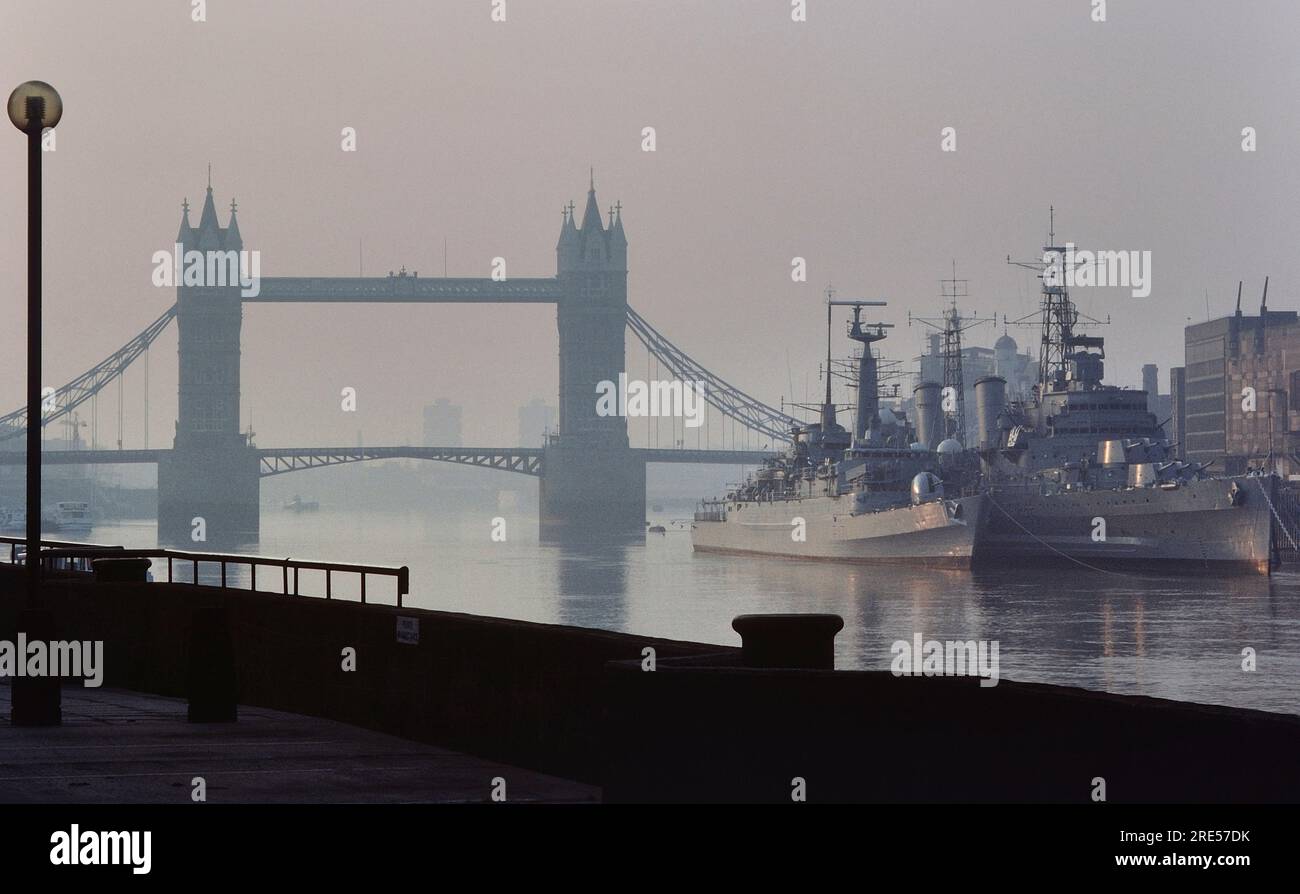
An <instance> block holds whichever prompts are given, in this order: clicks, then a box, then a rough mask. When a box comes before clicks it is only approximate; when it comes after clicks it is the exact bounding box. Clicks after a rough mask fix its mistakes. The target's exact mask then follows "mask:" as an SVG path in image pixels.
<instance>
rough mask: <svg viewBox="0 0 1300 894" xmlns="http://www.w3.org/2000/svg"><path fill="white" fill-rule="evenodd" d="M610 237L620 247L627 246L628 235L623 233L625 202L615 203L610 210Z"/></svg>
mask: <svg viewBox="0 0 1300 894" xmlns="http://www.w3.org/2000/svg"><path fill="white" fill-rule="evenodd" d="M610 221H611V222H610V226H609V238H610V240H611V241H612V242H613V243H614V245H615V246H616V247H618V248H627V236H626V235H624V233H623V203H622V202H616V203H614V207H613V209H612V210H611V211H610Z"/></svg>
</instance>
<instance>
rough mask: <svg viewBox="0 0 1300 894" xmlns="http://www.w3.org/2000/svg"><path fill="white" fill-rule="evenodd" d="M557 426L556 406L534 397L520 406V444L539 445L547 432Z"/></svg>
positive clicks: (523, 445) (526, 445)
mask: <svg viewBox="0 0 1300 894" xmlns="http://www.w3.org/2000/svg"><path fill="white" fill-rule="evenodd" d="M554 428H555V408H554V407H552V406H549V405H548V404H547V403H546V402H545V401H543V400H542V399H541V398H540V397H534V398H533V399H532V400H530V401H529V402H528V403H527V404H526V405H524V406H522V407H520V408H519V446H520V447H537V446H540V445H541V443H542V439H543V438H545V436H546V433H547V432H549V431H551V430H552V429H554Z"/></svg>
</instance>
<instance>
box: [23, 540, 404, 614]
mask: <svg viewBox="0 0 1300 894" xmlns="http://www.w3.org/2000/svg"><path fill="white" fill-rule="evenodd" d="M0 542H10V543H13V544H15V545H17V544H22V543H25V542H26V541H24V540H23V539H22V538H17V537H0ZM41 545H42V546H49V547H51V548H50V549H42V550H41V560H42V561H46V560H51V561H57V560H59V559H97V558H113V559H166V560H167V582H168V583H190V584H193V585H195V586H214V584H205V583H202V582H201V581H199V575H198V571H199V564H200V563H202V562H209V563H216V564H219V565H220V566H221V582H220V584H216V585H215V586H220V587H223V588H224V587H226V585H227V580H228V575H227V573H226V570H227V566H229V565H247V566H248V568H249V572H250V574H249V587H248V588H249V590H250V591H255V590H256V589H257V569H258V568H262V567H267V568H279V569H281V571H282V575H281V579H282V581H283V585H282V586H283V589H282V593H283V594H284V595H285V596H290V595H292V596H301V595H303V594H302V593H301V592H300V590H299V581H298V572H300V571H303V570H307V571H324V572H325V598H326V599H331V598H333V575H334V574H358V575H360V576H361V601H362V602H363V603H364V602H365V601H366V577H367V576H375V575H378V576H383V577H392V578H395V579H396V583H397V607H398V608H401V607H402V597H403V596H406V595H408V594H409V593H410V591H411V572H410V569H409V568H408V567H407V566H406V565H360V564H355V563H348V562H322V561H316V560H312V559H292V558H288V557H284V558H281V557H278V556H256V555H249V554H244V553H200V552H190V551H188V550H179V549H166V548H163V547H157V548H152V549H148V548H146V549H127V548H124V547H121V546H108V545H104V544H97V543H73V542H67V541H52V540H43V541H41ZM10 561H11V562H13V561H14V558H13V547H12V546H11V548H10ZM176 562H182V563H184V562H188V563H190V564H191V565H192V566H193V580H190V581H177V580H175V574H174V569H175V563H176ZM290 571H292V572H293V587H292V590H291V589H290V585H289V572H290Z"/></svg>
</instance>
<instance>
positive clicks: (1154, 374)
mask: <svg viewBox="0 0 1300 894" xmlns="http://www.w3.org/2000/svg"><path fill="white" fill-rule="evenodd" d="M1142 390H1143V391H1145V392H1146V393H1147V409H1148V410H1149V411H1151V412H1152V413H1154V412H1155V411H1156V398H1157V397H1159V395H1160V372H1159V370H1158V369H1157V367H1156V365H1155V364H1154V363H1148V364H1145V365H1144V366H1143V367H1142Z"/></svg>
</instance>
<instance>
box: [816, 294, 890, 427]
mask: <svg viewBox="0 0 1300 894" xmlns="http://www.w3.org/2000/svg"><path fill="white" fill-rule="evenodd" d="M829 304H830V305H834V306H836V307H851V308H853V322H852V323H850V324H849V338H851V339H853V340H854V341H856V342H859V343H861V345H862V357H861V358H860V359H859V360H858V401H857V412H856V415H855V416H854V420H853V443H857V442H860V441H864V440H865V441H867V442H872V441H876V440H877V437H876V436H873V434H872V432H873V430H874V429H875V428H876V426H877V425H878V424H879V420H880V415H879V414H880V376H879V371H878V368H877V365H876V355H875V354H873V353H872V352H871V345H872V344H873V343H875V342H878V341H883V340H884V338H885V330H886V329H893V328H894V327H893V324H891V323H863V322H862V308H864V307H885V306H886V304H887V302H885V301H867V300H864V299H860V300H857V301H830V302H829ZM827 313H828V314H829V313H830V307H829V306H828V307H827Z"/></svg>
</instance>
